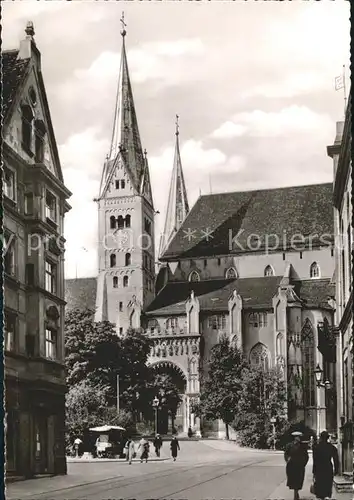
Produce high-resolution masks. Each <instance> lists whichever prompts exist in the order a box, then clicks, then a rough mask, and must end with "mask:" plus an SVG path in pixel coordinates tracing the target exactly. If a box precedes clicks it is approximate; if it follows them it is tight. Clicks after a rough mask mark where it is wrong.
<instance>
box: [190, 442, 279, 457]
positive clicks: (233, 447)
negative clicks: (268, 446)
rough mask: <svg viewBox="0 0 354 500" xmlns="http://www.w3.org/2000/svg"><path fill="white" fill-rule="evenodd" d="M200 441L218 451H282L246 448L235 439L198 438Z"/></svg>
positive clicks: (274, 452) (275, 452) (273, 452)
mask: <svg viewBox="0 0 354 500" xmlns="http://www.w3.org/2000/svg"><path fill="white" fill-rule="evenodd" d="M199 442H200V443H203V444H205V445H206V446H209V447H210V448H213V449H214V450H220V451H237V452H248V453H249V452H254V453H271V454H277V455H282V454H283V453H284V452H283V451H281V450H258V449H256V448H246V447H243V446H240V445H238V444H237V443H236V442H235V441H231V440H230V441H228V440H220V439H215V440H212V439H200V440H199Z"/></svg>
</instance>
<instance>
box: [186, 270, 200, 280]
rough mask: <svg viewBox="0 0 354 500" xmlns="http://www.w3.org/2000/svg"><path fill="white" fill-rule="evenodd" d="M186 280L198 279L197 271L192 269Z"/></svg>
mask: <svg viewBox="0 0 354 500" xmlns="http://www.w3.org/2000/svg"><path fill="white" fill-rule="evenodd" d="M188 280H189V281H200V276H199V273H197V271H192V272H191V273H190V275H189V278H188Z"/></svg>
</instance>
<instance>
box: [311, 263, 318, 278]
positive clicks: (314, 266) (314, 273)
mask: <svg viewBox="0 0 354 500" xmlns="http://www.w3.org/2000/svg"><path fill="white" fill-rule="evenodd" d="M310 277H311V278H319V277H320V268H319V265H318V264H317V262H313V263H312V264H311V267H310Z"/></svg>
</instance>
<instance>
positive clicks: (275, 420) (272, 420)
mask: <svg viewBox="0 0 354 500" xmlns="http://www.w3.org/2000/svg"><path fill="white" fill-rule="evenodd" d="M276 422H277V419H276V418H275V417H272V418H271V419H270V423H271V424H272V427H273V450H274V451H275V424H276Z"/></svg>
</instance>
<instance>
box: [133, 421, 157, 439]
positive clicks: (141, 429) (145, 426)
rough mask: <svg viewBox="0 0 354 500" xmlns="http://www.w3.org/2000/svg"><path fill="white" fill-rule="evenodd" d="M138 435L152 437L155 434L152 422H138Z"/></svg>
mask: <svg viewBox="0 0 354 500" xmlns="http://www.w3.org/2000/svg"><path fill="white" fill-rule="evenodd" d="M136 433H137V434H138V435H140V436H152V435H153V434H155V428H154V426H153V425H152V424H151V423H150V422H138V423H137V424H136Z"/></svg>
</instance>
